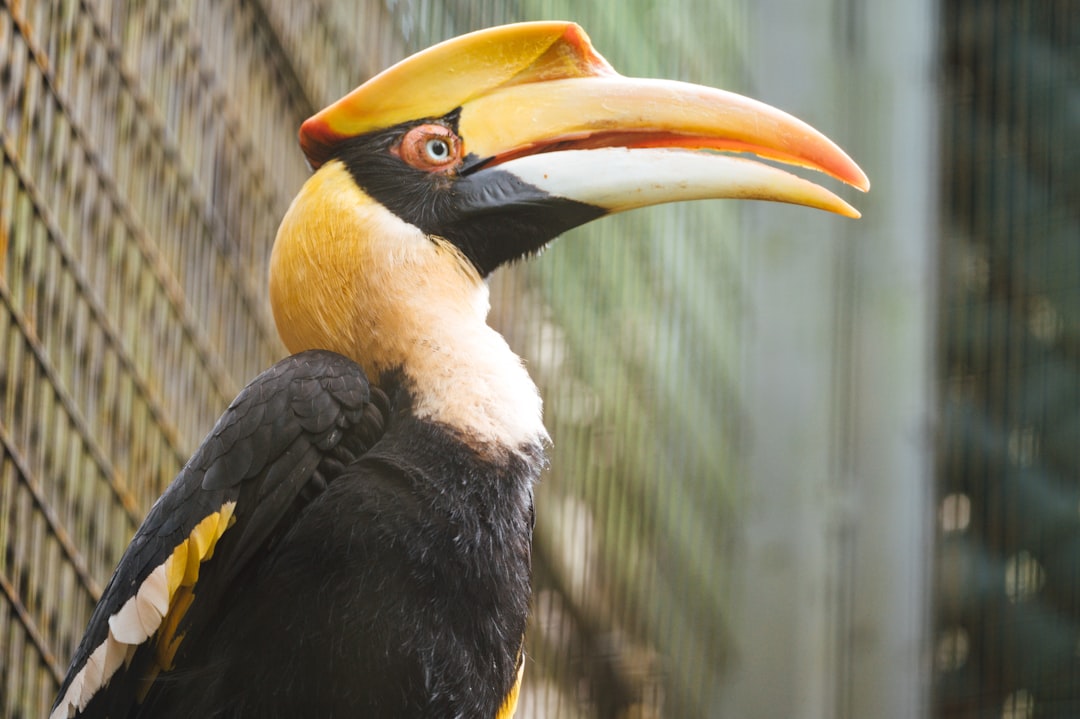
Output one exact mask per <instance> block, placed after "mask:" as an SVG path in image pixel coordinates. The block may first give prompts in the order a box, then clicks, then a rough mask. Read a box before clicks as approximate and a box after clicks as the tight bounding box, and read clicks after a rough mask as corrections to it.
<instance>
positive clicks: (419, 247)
mask: <svg viewBox="0 0 1080 719" xmlns="http://www.w3.org/2000/svg"><path fill="white" fill-rule="evenodd" d="M300 145H301V147H302V148H303V150H304V152H305V154H306V156H307V158H308V161H309V163H310V165H311V167H312V168H313V169H314V170H315V172H314V175H313V177H312V178H311V179H310V180H309V182H308V184H307V185H306V186H305V188H304V189H303V190H302V191H301V193H300V196H299V197H298V198H297V200H296V201H295V202H294V204H293V207H292V208H291V209H290V212H289V215H288V216H287V217H286V218H285V221H284V222H283V223H282V228H281V230H280V231H279V235H278V240H277V243H276V246H275V250H274V257H273V260H272V267H271V300H272V303H273V306H274V311H275V317H276V318H277V321H278V327H279V330H280V331H281V334H282V337H283V339H284V340H285V343H286V345H287V346H288V347H289V348H290V349H291V350H293V351H298V350H301V349H306V348H308V347H313V346H319V347H326V348H329V349H337V350H339V351H347V352H348V353H349V354H351V355H354V356H355V355H356V354H357V345H356V343H357V342H364V339H363V337H361V336H359V335H365V336H370V334H371V332H376V333H378V332H379V328H380V327H389V326H390V325H388V324H387V323H386V313H391V314H392V313H394V312H395V311H396V310H395V308H394V307H387V306H385V305H384V304H383V303H382V302H381V301H380V300H378V299H377V298H374V297H373V294H372V293H373V292H374V291H381V290H387V291H389V289H390V288H391V287H393V288H397V289H396V290H394V292H391V295H394V294H395V292H396V294H397V296H396V297H394V298H392V299H393V304H395V306H401V305H406V306H407V305H409V304H410V301H412V303H413V305H414V306H413V307H412V308H411V310H420V309H422V306H424V305H427V304H430V303H431V302H437V303H440V304H444V305H448V306H456V305H460V306H461V308H462V311H466V312H480V313H486V309H487V308H486V295H484V296H483V297H482V298H480V299H478V298H477V296H476V294H475V292H473V291H472V290H471V289H470V288H475V287H476V286H477V285H478V284H482V282H481V280H482V278H484V277H486V276H487V275H488V274H490V273H491V272H492V271H493V270H495V269H496V268H498V267H499V266H501V265H503V264H505V263H507V262H510V261H513V260H516V259H519V258H522V257H525V256H528V255H530V254H532V253H535V252H537V251H538V250H540V249H541V248H542V247H543V246H544V245H545V244H547V243H548V242H550V241H551V240H552V239H553V238H555V237H556V236H558V235H559V234H561V233H563V232H565V231H566V230H569V229H571V228H573V227H575V226H577V225H581V224H584V223H586V222H589V221H591V220H593V219H596V218H598V217H601V216H604V215H607V214H611V213H615V212H621V211H624V210H629V209H633V208H637V207H643V206H647V205H655V204H660V203H666V202H675V201H681V200H695V199H706V198H740V199H759V200H772V201H778V202H789V203H795V204H799V205H806V206H810V207H816V208H820V209H824V210H828V211H832V212H836V213H839V214H841V215H846V216H848V217H858V216H859V215H858V212H857V211H856V210H854V209H853V208H852V207H851V206H850V205H848V204H847V203H846V202H844V201H843V200H842V199H840V198H839V197H837V196H836V195H834V194H833V193H832V192H830V191H828V190H826V189H824V188H822V187H820V186H818V185H816V184H814V183H812V182H810V181H808V180H805V179H803V178H800V177H797V176H795V175H793V174H790V173H788V172H786V171H784V170H781V169H779V168H777V167H774V166H773V165H770V164H766V163H763V162H760V161H758V158H763V159H766V160H772V161H777V162H780V163H786V164H789V165H794V166H798V167H802V168H810V169H813V170H817V171H820V172H823V173H825V174H827V175H831V176H832V177H834V178H837V179H839V180H841V181H842V182H845V183H847V184H850V185H853V186H855V187H857V188H859V189H861V190H866V189H868V187H869V183H868V180H867V178H866V175H865V174H864V173H863V172H862V170H860V169H859V167H858V166H857V165H856V164H855V163H854V162H853V161H852V160H851V158H849V157H848V156H847V155H846V154H845V153H844V152H843V151H842V150H841V149H840V148H839V147H837V146H836V145H835V144H833V143H832V142H831V141H830V140H828V139H827V138H826V137H825V136H824V135H822V134H821V133H820V132H818V131H817V130H815V129H813V128H812V127H810V126H809V125H807V124H806V123H804V122H802V121H801V120H798V119H796V118H794V117H792V116H791V115H788V114H786V113H784V112H782V111H780V110H777V109H775V108H773V107H770V106H768V105H766V104H764V103H761V102H757V101H755V100H751V99H749V98H746V97H743V96H740V95H737V94H734V93H730V92H725V91H723V90H718V89H713V88H709V87H702V86H698V85H693V84H688V83H684V82H675V81H669V80H657V79H636V78H628V77H624V76H622V75H620V74H619V73H617V72H616V71H615V70H614V69H613V68H612V67H611V65H610V64H609V63H608V62H607V61H606V60H605V59H604V58H603V57H601V56H600V55H599V54H598V53H597V52H596V50H595V49H594V48H593V47H592V45H591V43H590V42H589V38H588V37H587V36H586V34H585V32H584V31H583V30H582V29H581V28H580V27H578V26H577V25H575V24H572V23H566V22H537V23H522V24H516V25H507V26H503V27H495V28H490V29H487V30H481V31H479V32H474V33H471V34H468V35H464V36H461V37H458V38H455V39H452V40H449V41H447V42H443V43H441V44H439V45H435V46H433V47H431V48H429V49H427V50H424V51H423V52H420V53H418V54H416V55H413V56H411V57H409V58H407V59H405V60H403V61H401V62H400V63H398V64H396V65H394V66H392V67H390V68H389V69H387V70H385V71H384V72H382V73H380V74H379V75H377V76H375V77H373V78H372V79H370V80H369V81H367V82H366V83H364V84H363V85H361V86H360V87H358V88H357V89H356V90H354V91H353V92H351V93H349V94H348V95H346V96H345V97H344V98H342V99H341V100H339V101H337V102H336V103H334V104H332V105H330V106H329V107H327V108H325V109H324V110H322V111H320V112H319V113H317V114H316V115H314V116H313V117H311V118H310V119H308V120H307V121H306V122H304V124H303V126H302V127H301V129H300ZM358 278H362V280H358ZM357 284H360V285H363V287H362V288H361V289H359V290H357ZM372 288H374V290H373V289H372ZM455 288H457V289H455ZM358 293H359V294H358ZM398 300H401V301H400V302H399V301H398ZM358 304H363V305H366V309H365V308H363V307H358V306H357V305H358ZM375 315H378V316H375ZM346 325H347V326H346ZM382 339H383V340H386V333H383V337H382ZM384 344H385V343H384ZM338 345H343V346H338ZM363 349H366V350H371V351H374V350H373V348H372V347H371V343H370V342H368V343H367V347H366V348H363ZM379 351H382V350H379ZM376 363H378V360H376ZM387 363H389V360H387ZM369 369H370V368H369Z"/></svg>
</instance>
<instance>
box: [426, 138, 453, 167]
mask: <svg viewBox="0 0 1080 719" xmlns="http://www.w3.org/2000/svg"><path fill="white" fill-rule="evenodd" d="M424 149H425V150H427V156H428V159H429V160H431V161H432V162H445V161H446V158H448V157H450V143H448V142H447V141H446V140H443V139H441V138H434V137H433V138H432V139H430V140H428V141H427V143H426V144H425V145H424Z"/></svg>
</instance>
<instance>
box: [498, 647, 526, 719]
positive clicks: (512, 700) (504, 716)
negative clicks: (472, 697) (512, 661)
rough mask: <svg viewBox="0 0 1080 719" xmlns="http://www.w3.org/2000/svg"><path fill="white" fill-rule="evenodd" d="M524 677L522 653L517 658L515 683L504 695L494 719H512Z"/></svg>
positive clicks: (523, 656) (523, 657)
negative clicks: (504, 697)
mask: <svg viewBox="0 0 1080 719" xmlns="http://www.w3.org/2000/svg"><path fill="white" fill-rule="evenodd" d="M524 676H525V655H524V653H522V654H521V655H520V656H519V657H518V675H517V681H515V682H514V686H513V687H512V688H511V689H510V693H509V694H507V695H506V699H504V700H503V704H502V706H501V707H499V713H498V714H496V715H495V719H513V717H514V712H516V711H517V704H518V696H519V695H520V694H521V680H522V677H524Z"/></svg>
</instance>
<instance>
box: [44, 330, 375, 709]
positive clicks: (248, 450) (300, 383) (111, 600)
mask: <svg viewBox="0 0 1080 719" xmlns="http://www.w3.org/2000/svg"><path fill="white" fill-rule="evenodd" d="M373 392H374V398H373ZM386 411H387V401H386V398H385V396H384V395H382V393H381V392H379V391H378V390H373V389H372V388H371V387H369V384H368V381H367V378H366V377H365V376H364V373H363V370H362V369H361V368H360V367H359V366H358V365H357V364H355V363H354V362H352V361H350V360H348V359H346V358H345V357H342V356H340V355H337V354H334V353H332V352H324V351H312V352H305V353H302V354H299V355H294V356H292V357H289V358H287V359H285V360H282V361H281V362H279V363H277V364H276V365H274V366H273V367H271V368H270V369H268V370H267V371H266V372H264V373H263V374H261V375H259V377H257V378H256V379H255V380H253V381H252V382H251V383H250V384H249V385H248V386H247V387H245V388H244V390H243V391H242V392H241V393H240V394H239V395H238V396H237V398H236V399H235V400H234V401H233V403H232V404H231V405H230V406H229V408H228V409H227V410H226V411H225V413H224V414H223V415H222V417H221V419H220V420H219V421H218V423H217V424H216V425H215V427H214V429H213V430H212V431H211V433H210V434H209V436H208V437H207V438H206V439H205V440H204V442H203V444H202V445H201V446H200V447H199V449H198V450H197V451H196V452H195V454H194V455H193V456H192V458H191V460H190V461H189V462H188V464H187V465H186V466H185V467H184V469H183V470H181V472H180V474H179V475H178V476H177V477H176V479H175V480H174V481H173V483H172V484H171V485H170V486H169V488H168V489H166V491H165V492H164V494H162V496H161V497H160V498H159V499H158V501H157V502H155V503H154V506H153V507H152V508H151V509H150V512H149V513H148V515H147V517H146V520H145V521H144V522H143V524H142V526H141V527H140V528H139V530H138V531H137V532H136V534H135V537H134V538H133V539H132V541H131V544H130V545H129V546H128V549H127V550H126V551H125V553H124V555H123V557H122V558H121V560H120V563H119V565H118V566H117V569H116V572H115V573H114V574H113V577H112V579H111V580H110V581H109V584H108V586H107V587H106V589H105V592H104V593H103V595H102V597H101V600H100V601H99V603H98V606H97V608H96V609H95V610H94V613H93V615H92V616H91V619H90V622H89V625H88V627H87V630H86V634H85V635H84V636H83V639H82V641H81V643H80V644H79V646H78V648H77V649H76V651H75V654H74V656H73V659H72V661H71V666H70V668H69V669H68V674H67V677H66V678H65V680H64V682H63V684H62V685H61V688H60V692H59V695H58V698H57V702H56V704H55V705H54V707H53V712H52V714H51V717H50V719H59V718H60V717H73V716H106V715H110V716H124V715H125V714H126V713H127V711H128V709H130V707H131V706H132V705H133V704H134V703H136V702H138V701H139V697H140V696H142V695H145V692H146V690H147V688H148V686H149V684H148V681H152V680H153V678H154V677H156V676H157V674H158V672H160V671H162V670H168V669H169V667H170V666H171V664H172V658H173V657H174V656H175V653H176V651H177V649H178V647H179V646H180V644H181V642H182V641H183V639H184V637H185V635H186V633H187V632H189V631H198V629H199V627H194V626H190V622H191V621H194V620H193V619H191V620H190V621H189V619H190V613H189V611H188V610H189V608H191V607H192V606H193V605H196V604H198V605H199V606H204V605H205V608H208V609H209V611H201V612H200V613H199V617H200V618H202V619H201V621H204V620H205V618H206V617H208V616H210V615H211V614H212V609H213V607H214V602H215V601H218V600H220V599H222V597H224V596H225V595H226V594H227V591H228V587H229V585H230V583H231V582H232V581H234V580H235V579H236V578H237V576H238V575H239V574H240V573H241V572H243V571H244V570H245V568H246V567H247V566H248V565H249V563H250V562H251V561H252V559H253V558H254V557H256V556H257V555H259V554H260V553H265V551H266V547H267V545H268V544H270V543H272V541H273V538H274V537H275V536H277V535H278V534H280V533H281V532H283V531H285V530H286V529H287V527H288V525H289V523H290V522H291V521H292V518H293V517H294V516H295V514H296V512H298V511H299V509H300V507H299V506H298V504H299V503H303V502H305V501H309V500H310V498H311V496H313V495H312V492H313V491H315V492H317V491H318V490H319V489H320V488H322V487H325V483H326V482H327V481H332V479H333V478H334V475H335V474H336V472H337V471H340V469H341V468H343V467H344V466H345V464H347V463H348V462H349V461H351V459H354V458H356V457H357V456H359V455H360V454H362V453H363V452H365V451H367V449H369V448H370V447H371V446H372V444H374V443H375V442H377V441H378V438H379V437H380V436H381V435H382V429H383V426H384V424H385V420H386V417H385V414H386ZM313 488H314V489H313ZM211 558H214V561H213V562H210V560H211ZM200 602H201V604H200Z"/></svg>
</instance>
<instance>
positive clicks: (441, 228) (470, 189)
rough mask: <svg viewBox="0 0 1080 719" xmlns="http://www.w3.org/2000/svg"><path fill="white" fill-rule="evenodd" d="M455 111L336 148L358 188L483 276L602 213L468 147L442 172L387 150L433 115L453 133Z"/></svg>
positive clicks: (456, 120)
mask: <svg viewBox="0 0 1080 719" xmlns="http://www.w3.org/2000/svg"><path fill="white" fill-rule="evenodd" d="M459 114H460V108H458V109H457V110H454V111H453V112H450V113H449V114H447V115H444V116H443V117H441V118H424V119H421V120H414V121H411V122H407V123H402V124H400V125H395V126H393V127H390V128H387V129H385V130H379V131H377V132H372V133H368V134H365V135H360V136H357V137H353V138H349V139H348V140H345V141H343V142H342V143H341V144H340V145H339V146H338V148H337V151H336V153H335V155H336V156H337V157H338V158H339V159H340V160H341V161H342V162H343V163H344V164H345V167H346V168H348V170H349V173H350V174H351V175H352V176H353V179H354V180H355V181H356V184H357V185H359V186H360V188H361V189H363V190H364V192H366V193H367V194H368V195H370V196H371V197H372V198H373V199H375V200H376V201H378V202H379V203H381V204H382V205H383V206H385V207H386V208H388V209H389V210H390V211H391V212H393V213H394V214H395V215H397V216H398V217H400V218H401V219H403V220H405V221H406V222H408V223H410V224H412V225H415V226H416V227H418V228H419V229H420V230H421V231H422V232H424V233H425V234H428V235H434V236H438V237H443V238H445V239H447V240H449V241H450V242H452V243H453V244H454V245H456V246H457V247H458V249H460V250H461V251H462V253H463V254H464V255H465V256H466V257H467V258H468V259H469V261H470V262H472V263H473V265H474V266H475V267H476V269H477V271H478V272H479V273H480V275H481V276H482V277H487V276H488V275H489V274H491V272H493V271H494V270H495V269H496V268H498V267H499V266H500V265H503V264H505V263H507V262H510V261H513V260H517V259H521V258H523V257H525V256H527V255H530V254H532V253H535V252H537V251H538V250H540V248H542V247H543V246H544V245H545V244H547V243H548V242H550V241H551V240H553V239H555V238H556V237H558V236H559V235H560V234H562V233H563V232H565V231H567V230H569V229H571V228H574V227H577V226H578V225H583V224H585V223H586V222H590V221H592V220H595V219H596V218H598V217H601V216H603V215H604V214H605V213H606V211H605V210H604V209H602V208H600V207H595V206H593V205H588V204H585V203H583V202H577V201H575V200H568V199H566V198H562V197H555V196H553V195H550V194H548V193H546V192H544V191H543V190H541V189H540V188H538V187H536V186H534V185H530V184H529V183H527V182H524V181H523V180H521V179H520V178H518V177H517V176H515V175H513V174H512V173H510V172H507V171H504V170H500V169H498V168H493V169H484V165H485V164H486V162H487V160H488V159H489V158H479V157H477V156H475V155H471V154H470V155H467V156H466V157H465V158H464V160H463V162H462V164H461V166H460V167H459V168H458V169H457V171H456V173H452V174H441V173H432V172H426V171H424V170H420V169H417V168H415V167H412V166H410V165H408V164H406V163H405V162H403V161H402V160H401V158H399V157H398V156H397V155H395V154H394V153H393V152H392V151H391V150H392V149H393V148H394V146H395V145H397V143H398V142H399V141H400V140H401V137H402V136H403V135H404V134H405V133H406V132H408V130H410V129H411V128H413V127H416V126H418V125H424V124H431V123H436V124H440V125H443V126H445V127H448V128H450V129H451V130H453V131H454V132H455V133H457V124H458V116H459ZM462 139H463V141H464V142H466V143H468V138H462Z"/></svg>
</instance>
